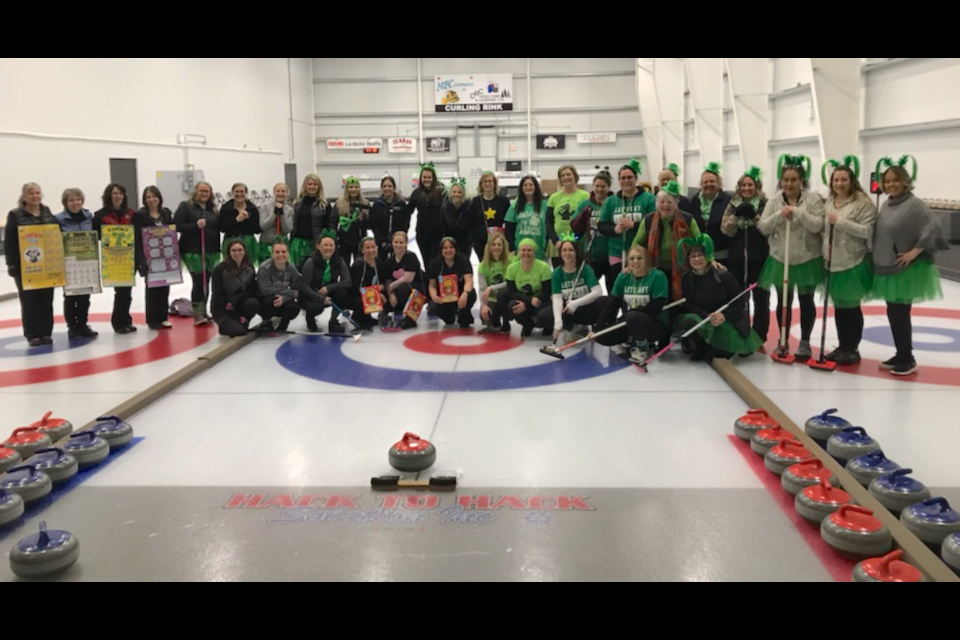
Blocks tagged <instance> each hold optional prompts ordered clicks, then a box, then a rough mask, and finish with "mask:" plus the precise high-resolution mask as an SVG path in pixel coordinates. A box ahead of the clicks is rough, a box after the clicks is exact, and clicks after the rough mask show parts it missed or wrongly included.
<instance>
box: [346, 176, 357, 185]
mask: <svg viewBox="0 0 960 640" xmlns="http://www.w3.org/2000/svg"><path fill="white" fill-rule="evenodd" d="M343 184H344V185H345V186H348V187H359V186H360V178H358V177H356V176H350V177H349V178H347V179H346V180H344V181H343Z"/></svg>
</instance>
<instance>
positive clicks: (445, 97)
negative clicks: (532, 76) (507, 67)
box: [434, 73, 513, 113]
mask: <svg viewBox="0 0 960 640" xmlns="http://www.w3.org/2000/svg"><path fill="white" fill-rule="evenodd" d="M434 96H435V100H434V105H435V107H436V111H437V113H477V112H491V111H513V76H512V75H510V74H509V73H488V74H479V75H443V76H435V78H434Z"/></svg>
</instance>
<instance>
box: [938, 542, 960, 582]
mask: <svg viewBox="0 0 960 640" xmlns="http://www.w3.org/2000/svg"><path fill="white" fill-rule="evenodd" d="M941 551H942V553H941V554H940V555H941V557H942V558H943V561H944V562H946V563H947V566H948V567H950V568H951V569H953V571H954V572H955V573H956V574H957V575H958V576H960V533H955V534H953V535H952V536H950V537H949V538H947V539H946V540H944V541H943V548H942V549H941Z"/></svg>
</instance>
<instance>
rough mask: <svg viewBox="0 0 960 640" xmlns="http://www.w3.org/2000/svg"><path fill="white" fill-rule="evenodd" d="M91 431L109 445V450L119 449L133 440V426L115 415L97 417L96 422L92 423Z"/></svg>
mask: <svg viewBox="0 0 960 640" xmlns="http://www.w3.org/2000/svg"><path fill="white" fill-rule="evenodd" d="M93 431H94V433H96V434H97V435H98V436H100V437H101V438H103V439H104V440H106V441H107V444H108V445H110V451H116V450H117V449H121V448H123V447H125V446H127V445H128V444H130V441H131V440H133V427H131V426H130V425H129V424H128V423H126V422H124V421H123V420H121V419H120V418H118V417H117V416H104V417H102V418H97V424H96V425H94V427H93Z"/></svg>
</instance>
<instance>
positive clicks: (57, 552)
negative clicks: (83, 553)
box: [10, 522, 80, 580]
mask: <svg viewBox="0 0 960 640" xmlns="http://www.w3.org/2000/svg"><path fill="white" fill-rule="evenodd" d="M79 557H80V541H79V540H78V539H77V537H76V536H75V535H73V534H72V533H70V532H69V531H48V530H47V523H46V522H41V523H40V532H39V533H35V534H33V535H31V536H27V537H26V538H24V539H23V540H21V541H20V542H18V543H17V546H15V547H14V548H13V549H12V550H11V551H10V570H11V571H13V572H14V573H15V574H16V575H18V576H20V577H21V578H26V579H28V580H37V579H41V578H51V577H53V576H56V575H58V574H60V573H63V572H64V571H66V570H67V569H69V568H70V567H72V566H73V565H74V563H75V562H76V561H77V559H78V558H79Z"/></svg>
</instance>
